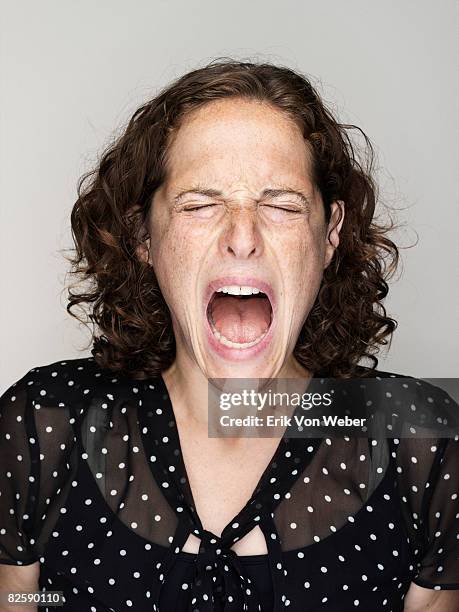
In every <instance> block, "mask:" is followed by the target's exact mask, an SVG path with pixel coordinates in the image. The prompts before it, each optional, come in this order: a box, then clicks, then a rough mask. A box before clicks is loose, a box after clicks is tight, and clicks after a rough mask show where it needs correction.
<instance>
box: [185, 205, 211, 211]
mask: <svg viewBox="0 0 459 612" xmlns="http://www.w3.org/2000/svg"><path fill="white" fill-rule="evenodd" d="M211 206H217V204H216V203H212V204H202V205H200V206H189V207H186V208H184V209H183V210H186V211H190V210H201V209H203V208H210V207H211Z"/></svg>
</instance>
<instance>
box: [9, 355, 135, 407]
mask: <svg viewBox="0 0 459 612" xmlns="http://www.w3.org/2000/svg"><path fill="white" fill-rule="evenodd" d="M135 384H136V381H135V380H133V379H131V378H129V377H127V376H124V375H120V374H118V373H115V372H113V371H111V370H107V369H103V368H101V367H100V366H99V365H98V364H97V362H96V361H95V359H94V358H93V357H83V358H78V359H63V360H60V361H55V362H52V363H48V364H43V365H37V366H34V367H33V368H31V369H30V370H29V371H28V372H27V373H26V374H24V375H23V376H22V377H21V378H20V379H18V380H16V381H15V382H13V383H12V384H11V386H10V387H9V388H8V389H7V390H6V391H5V392H4V393H3V395H2V396H1V398H0V399H1V401H2V403H3V404H5V403H12V402H17V403H21V404H23V403H25V402H27V403H30V404H34V405H36V404H42V405H54V406H65V405H67V404H69V403H77V404H78V405H79V406H80V407H81V406H83V407H84V405H85V403H89V402H90V401H91V400H92V399H93V398H94V397H108V398H110V397H111V398H113V396H114V394H115V393H116V394H117V395H118V396H120V395H122V396H124V395H125V394H126V393H128V394H129V393H133V389H134V388H135Z"/></svg>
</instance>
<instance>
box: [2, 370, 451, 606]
mask: <svg viewBox="0 0 459 612" xmlns="http://www.w3.org/2000/svg"><path fill="white" fill-rule="evenodd" d="M398 380H400V383H399V384H398V382H397V381H398ZM402 380H403V386H402ZM407 381H408V384H407ZM381 384H382V385H385V384H387V385H388V384H390V385H391V394H390V395H391V399H390V400H388V406H387V409H395V406H396V405H397V402H400V401H402V402H408V401H409V402H412V403H413V405H416V406H419V407H421V406H422V407H423V408H424V409H425V410H429V408H432V407H436V408H438V407H446V406H448V410H449V411H451V409H452V407H454V409H457V408H458V407H457V405H454V402H453V400H452V399H451V398H450V397H449V396H448V395H447V394H446V393H445V392H444V391H442V390H440V389H438V388H436V387H434V386H432V385H430V384H428V383H425V382H422V381H418V380H416V379H407V378H403V379H402V378H400V379H399V378H398V377H396V376H395V375H392V374H385V375H384V376H382V379H381ZM394 389H395V393H394ZM0 441H1V442H0V444H1V446H0V563H6V564H16V565H24V564H30V563H33V562H35V561H40V588H42V589H44V590H62V591H63V592H64V597H65V605H64V610H69V611H70V610H73V611H75V612H76V611H78V612H85V611H91V612H93V611H98V612H106V611H108V610H114V611H115V610H116V612H118V611H124V610H129V609H131V608H135V609H136V610H137V611H139V612H143V611H147V610H152V609H153V610H165V609H171V608H172V609H176V610H199V612H205V611H208V610H226V611H228V612H230V611H239V610H244V609H246V610H249V611H250V612H252V611H254V610H263V611H264V612H265V611H267V610H269V611H276V612H277V611H279V610H284V609H285V608H288V609H289V610H294V611H298V612H299V611H301V612H305V611H312V610H317V609H324V610H330V611H338V610H339V611H340V612H343V611H346V610H355V609H361V610H365V611H367V610H369V609H375V610H393V611H396V610H402V609H403V598H404V596H405V594H406V591H407V589H408V587H409V585H410V583H411V582H412V581H414V582H415V583H417V584H419V585H420V586H423V587H427V588H434V589H459V559H458V549H459V546H458V539H457V534H458V532H459V529H458V527H459V518H458V517H459V504H458V482H459V477H458V470H459V440H458V439H457V437H456V438H455V439H453V438H451V439H447V438H438V437H431V438H422V439H420V438H403V439H380V440H376V439H366V438H333V439H327V438H325V439H301V438H296V439H295V438H286V437H284V438H282V439H281V440H280V441H279V445H278V447H277V450H276V452H275V454H274V456H273V457H272V460H271V461H270V463H269V465H267V467H266V470H265V472H264V474H263V476H262V477H261V479H260V481H259V483H258V485H257V487H256V489H255V491H254V492H253V494H252V497H251V498H250V499H249V500H247V504H246V505H245V506H244V508H242V509H241V511H240V513H238V515H237V516H235V517H234V519H233V520H232V521H231V522H230V523H229V524H228V525H227V527H226V528H225V529H224V531H223V533H222V534H221V536H220V537H217V536H216V535H215V534H212V533H210V532H209V531H206V530H205V529H204V528H203V526H202V525H201V522H200V519H199V516H198V515H197V513H196V510H195V506H194V501H193V496H192V492H191V489H190V486H189V483H188V479H187V474H186V469H185V466H184V463H183V458H182V455H181V449H180V443H179V437H178V432H177V427H176V422H175V418H174V412H173V408H172V405H171V403H170V400H169V397H168V393H167V388H166V386H165V383H164V381H163V379H162V377H158V378H155V379H147V380H143V381H134V380H132V379H129V378H128V377H124V376H119V375H114V374H113V372H110V371H108V370H102V369H101V368H100V367H99V366H98V365H97V364H96V362H95V361H94V360H93V358H84V359H75V360H67V361H62V362H57V363H54V364H51V365H46V366H42V367H36V368H33V369H32V370H30V372H28V373H27V374H26V375H25V376H24V377H23V378H22V379H21V380H19V381H17V382H16V383H15V384H14V385H12V386H11V387H10V388H9V389H8V390H7V391H6V392H5V393H4V395H3V396H2V398H1V400H0ZM256 525H259V526H260V528H261V529H262V531H263V533H264V535H265V538H266V542H267V548H268V554H267V555H253V556H239V555H237V554H236V553H235V552H234V550H232V548H231V546H232V545H233V544H234V542H235V541H237V540H238V539H241V538H242V537H243V536H244V535H245V534H246V533H248V532H249V531H251V530H252V529H253V528H254V527H255V526H256ZM190 533H194V534H195V535H196V536H197V537H198V538H200V540H201V545H200V550H199V553H198V554H197V555H194V554H191V553H186V552H182V551H181V548H182V547H183V544H184V543H185V541H186V540H187V538H188V536H189V534H190ZM45 609H46V608H45ZM50 609H51V608H50Z"/></svg>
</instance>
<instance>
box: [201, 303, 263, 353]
mask: <svg viewBox="0 0 459 612" xmlns="http://www.w3.org/2000/svg"><path fill="white" fill-rule="evenodd" d="M212 320H213V322H214V325H215V327H216V329H217V330H218V331H219V332H220V333H221V334H222V335H223V336H225V338H227V339H228V340H231V342H239V343H243V342H253V341H254V340H256V339H257V338H259V337H260V336H261V335H262V334H264V332H265V331H266V330H267V329H268V327H269V324H270V322H271V304H270V302H269V300H268V298H267V297H248V298H247V297H246V298H238V297H233V296H228V295H226V296H220V295H216V296H215V297H214V299H213V302H212Z"/></svg>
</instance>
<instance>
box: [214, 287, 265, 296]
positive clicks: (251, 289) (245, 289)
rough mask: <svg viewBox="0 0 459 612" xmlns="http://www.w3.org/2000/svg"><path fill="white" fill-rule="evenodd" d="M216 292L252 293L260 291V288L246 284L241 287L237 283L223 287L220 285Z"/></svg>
mask: <svg viewBox="0 0 459 612" xmlns="http://www.w3.org/2000/svg"><path fill="white" fill-rule="evenodd" d="M217 293H229V294H230V295H252V294H256V293H260V290H259V289H257V288H256V287H247V286H246V285H243V286H242V287H240V286H239V285H227V286H225V287H220V289H218V292H217Z"/></svg>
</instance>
